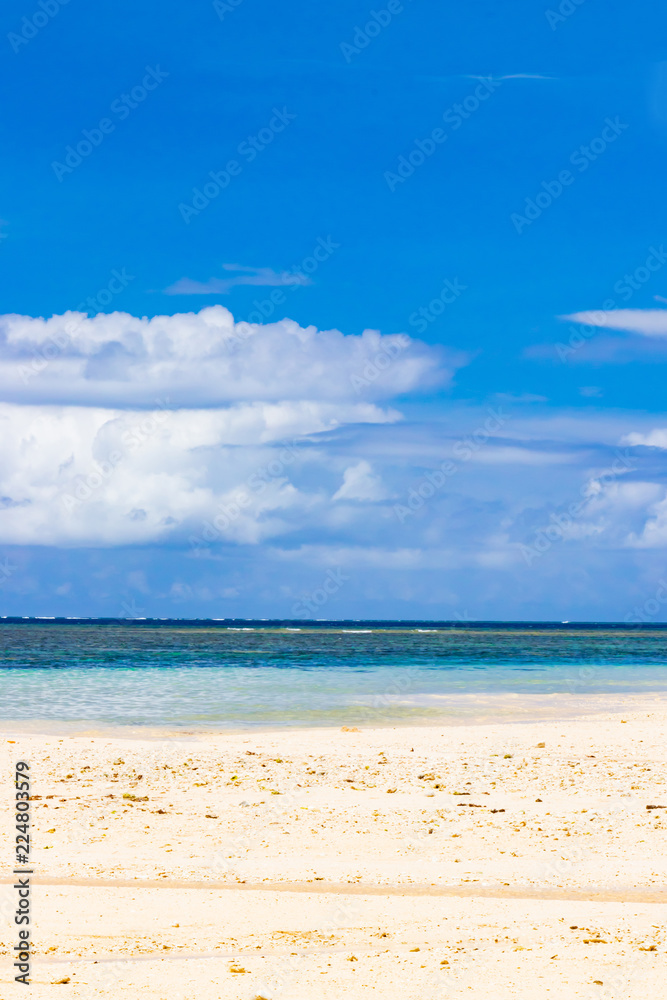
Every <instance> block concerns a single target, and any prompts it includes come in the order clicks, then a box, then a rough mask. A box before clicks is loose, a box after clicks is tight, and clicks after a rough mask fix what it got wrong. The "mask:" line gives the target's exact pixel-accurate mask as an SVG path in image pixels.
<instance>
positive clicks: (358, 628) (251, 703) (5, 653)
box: [0, 620, 667, 729]
mask: <svg viewBox="0 0 667 1000" xmlns="http://www.w3.org/2000/svg"><path fill="white" fill-rule="evenodd" d="M664 691H667V631H666V630H665V629H664V628H661V627H642V628H636V627H633V628H628V627H627V626H626V627H621V626H610V625H590V626H581V625H577V626H569V625H548V624H546V625H521V624H498V623H475V624H470V625H465V626H461V625H459V624H455V623H429V622H420V623H400V622H395V623H389V622H385V623H370V622H357V623H353V622H344V623H331V622H327V623H320V624H318V625H314V624H312V623H311V624H308V625H307V624H303V625H301V626H297V625H295V624H294V623H263V622H254V623H250V622H247V623H246V622H235V623H233V624H231V625H230V624H229V623H212V622H211V623H193V622H188V623H184V622H177V621H168V622H155V621H143V622H128V623H118V622H92V621H85V620H84V621H77V622H63V621H58V622H56V621H50V622H44V621H40V622H36V621H22V622H21V621H10V620H5V621H3V622H2V623H1V624H0V706H1V707H0V717H2V718H4V719H12V720H50V721H54V722H55V721H58V722H70V723H74V722H86V723H94V724H98V725H121V726H161V727H164V726H168V727H170V728H181V727H183V728H191V729H193V728H206V727H215V728H224V727H234V728H237V727H246V726H259V725H262V726H266V725H270V726H280V725H285V726H298V725H333V724H339V723H344V724H348V725H354V724H359V725H363V724H364V723H366V724H382V723H385V724H392V723H400V722H408V721H417V720H418V721H426V720H428V719H429V718H432V719H436V718H442V717H443V716H447V715H461V714H462V713H463V714H465V713H468V714H469V713H470V712H471V711H479V710H481V709H480V706H481V707H482V708H483V707H484V706H487V705H488V704H489V703H490V700H492V699H493V697H494V696H497V695H505V696H506V698H507V696H511V695H522V694H538V695H543V696H545V698H547V699H549V698H550V699H551V703H552V704H553V703H555V704H558V703H560V701H562V702H563V704H565V703H566V702H567V700H568V699H570V700H571V697H572V696H585V695H589V694H605V695H609V694H612V695H622V694H628V693H639V694H646V693H650V692H664ZM554 698H555V702H554Z"/></svg>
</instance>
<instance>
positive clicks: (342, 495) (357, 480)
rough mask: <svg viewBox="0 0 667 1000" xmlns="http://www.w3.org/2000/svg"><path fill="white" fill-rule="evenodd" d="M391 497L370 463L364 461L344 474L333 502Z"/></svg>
mask: <svg viewBox="0 0 667 1000" xmlns="http://www.w3.org/2000/svg"><path fill="white" fill-rule="evenodd" d="M389 496H390V494H389V492H388V490H387V489H386V487H385V486H384V484H383V482H382V479H381V478H380V476H377V475H376V474H375V473H374V472H373V468H372V466H371V464H370V462H367V461H365V460H363V459H362V461H361V462H357V464H356V465H350V466H349V468H347V469H346V470H345V472H344V473H343V484H342V486H341V487H340V489H339V490H337V491H336V492H335V493H334V495H333V497H332V500H370V501H373V500H386V499H387V498H388V497H389Z"/></svg>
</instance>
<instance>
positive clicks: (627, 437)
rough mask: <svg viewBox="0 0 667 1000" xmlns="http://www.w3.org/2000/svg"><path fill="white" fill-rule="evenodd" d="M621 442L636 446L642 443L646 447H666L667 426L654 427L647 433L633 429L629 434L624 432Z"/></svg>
mask: <svg viewBox="0 0 667 1000" xmlns="http://www.w3.org/2000/svg"><path fill="white" fill-rule="evenodd" d="M621 444H626V445H630V446H631V447H636V446H637V445H644V446H645V447H647V448H667V427H655V428H654V429H653V430H651V431H649V432H648V433H647V434H642V433H640V432H639V431H633V432H632V433H631V434H624V435H623V437H622V438H621Z"/></svg>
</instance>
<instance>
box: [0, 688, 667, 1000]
mask: <svg viewBox="0 0 667 1000" xmlns="http://www.w3.org/2000/svg"><path fill="white" fill-rule="evenodd" d="M626 705H627V710H625V709H624V710H622V711H619V710H618V708H619V706H618V705H617V704H615V705H614V706H610V705H605V704H603V703H602V702H601V701H600V700H599V699H598V700H596V699H595V698H593V697H591V699H590V704H589V709H590V710H589V712H588V714H586V712H585V711H583V710H582V709H581V708H580V711H579V714H577V715H576V716H575V715H573V714H572V713H568V711H567V699H564V700H563V708H562V711H561V715H562V717H561V718H554V717H553V712H551V713H550V714H545V715H544V716H543V717H541V718H536V719H535V720H534V721H525V719H524V721H516V720H512V721H505V720H502V721H499V720H495V721H494V720H490V721H489V720H487V721H485V722H477V723H474V724H468V723H465V724H457V725H452V724H450V721H451V720H445V719H443V721H442V722H441V723H440V724H433V720H428V724H427V725H426V724H425V725H411V726H395V727H386V726H385V727H383V726H382V725H380V724H378V725H377V726H373V727H370V726H357V725H355V724H352V723H351V724H350V725H349V726H337V727H335V728H334V727H320V728H310V729H308V728H301V729H297V728H292V729H285V730H276V729H273V730H267V729H264V728H261V729H252V730H249V729H246V730H244V731H237V732H220V731H210V730H208V731H196V730H192V731H183V730H166V729H165V730H162V731H158V730H146V731H142V730H141V729H139V730H138V731H137V732H135V733H134V734H132V735H131V738H130V736H129V734H128V733H127V731H126V730H123V731H122V732H121V731H120V730H119V731H113V730H106V731H99V730H94V729H93V728H92V727H91V729H90V731H85V730H84V729H80V730H79V731H78V732H72V731H68V732H65V731H64V730H63V731H62V732H58V731H57V728H54V727H53V726H52V727H50V728H49V727H46V726H43V727H42V729H43V732H41V733H40V732H39V724H38V723H36V724H35V727H36V731H35V727H33V729H31V728H30V727H29V726H26V725H25V723H23V722H21V723H18V722H17V723H16V724H12V723H11V722H7V721H3V723H2V748H3V752H4V758H5V760H4V765H5V766H4V769H3V773H4V774H5V775H6V780H5V795H4V796H3V802H2V816H3V829H4V830H5V831H6V832H7V834H8V836H9V837H10V838H11V839H10V840H9V841H8V842H9V843H12V842H13V830H12V825H13V817H12V814H11V812H10V806H11V802H12V798H13V791H14V790H13V786H12V780H11V776H12V773H13V765H14V763H15V762H16V761H17V760H25V761H27V762H29V763H30V769H31V795H32V796H33V798H32V800H31V816H32V828H31V837H32V843H33V853H32V857H31V864H32V867H33V870H34V875H33V876H32V911H33V914H34V917H33V920H34V923H33V929H32V934H33V937H34V942H35V948H34V960H33V965H32V973H31V979H32V982H31V987H30V988H31V991H32V995H33V996H35V997H42V996H51V995H52V994H53V987H54V986H55V985H59V986H60V987H61V988H62V991H63V993H64V994H65V995H69V996H72V997H125V996H127V997H130V996H132V997H134V996H135V995H137V994H140V995H141V996H142V997H146V998H147V1000H148V998H153V997H154V998H156V1000H157V998H160V1000H162V998H165V997H174V998H183V1000H185V998H195V997H197V998H205V1000H209V998H211V1000H213V998H216V1000H217V998H225V1000H226V998H230V1000H231V998H248V1000H252V998H256V997H266V998H268V1000H271V998H277V997H280V998H284V1000H296V998H300V997H303V996H318V997H323V998H332V1000H333V998H337V997H341V996H350V997H364V996H368V997H371V996H382V997H384V998H394V997H396V998H399V997H400V998H427V997H436V996H447V997H470V996H473V997H475V996H479V997H487V996H489V995H493V996H494V997H499V998H504V997H508V998H509V997H526V998H529V997H530V998H532V997H536V998H537V997H543V996H545V995H547V994H548V995H551V996H560V997H564V996H567V997H592V996H598V997H619V998H620V997H623V998H628V997H631V998H632V997H640V996H641V997H644V996H645V995H646V994H647V993H649V994H650V995H652V996H654V997H664V996H667V987H666V986H665V972H666V968H665V938H666V936H667V934H666V932H665V917H666V916H667V882H666V878H665V858H666V852H665V836H666V830H667V810H663V809H660V808H648V807H649V806H652V807H658V806H667V788H666V787H665V768H664V758H665V754H666V751H665V745H666V744H665V737H666V735H667V703H666V702H665V700H664V699H662V698H660V697H653V698H649V697H646V696H641V697H640V696H637V697H629V698H627V700H626ZM584 708H585V706H584ZM612 708H613V710H612ZM5 870H6V875H4V876H3V885H2V886H1V887H0V899H1V900H2V903H1V911H2V918H3V923H2V928H3V931H2V950H3V962H2V971H1V975H0V983H1V984H2V991H1V993H0V995H1V996H2V997H3V998H4V997H7V998H9V997H14V996H23V995H24V992H23V991H24V989H25V987H24V986H23V985H22V984H15V983H14V982H13V973H12V972H11V964H10V963H11V959H10V958H9V955H10V951H11V949H12V948H13V946H14V944H15V943H16V942H15V940H14V935H15V928H14V927H13V922H11V914H12V912H13V910H14V908H15V902H16V892H15V890H14V889H13V888H12V885H13V883H12V876H11V873H10V871H9V870H8V868H6V869H5ZM58 995H60V994H58Z"/></svg>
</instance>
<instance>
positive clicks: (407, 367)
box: [0, 305, 466, 408]
mask: <svg viewBox="0 0 667 1000" xmlns="http://www.w3.org/2000/svg"><path fill="white" fill-rule="evenodd" d="M465 363H466V358H465V356H464V355H462V354H460V353H454V352H448V351H446V350H438V349H436V348H433V347H430V346H428V345H426V344H424V343H422V342H420V341H416V340H413V339H411V338H410V337H408V336H406V335H405V334H392V335H388V336H382V335H381V334H380V333H378V332H377V331H375V330H365V331H364V332H363V333H362V334H361V335H343V334H342V333H340V332H339V331H338V330H324V331H320V330H317V329H316V328H315V327H313V326H309V327H305V328H304V327H301V326H299V325H298V324H297V323H295V322H293V321H292V320H288V319H284V320H281V321H280V322H277V323H268V324H266V325H261V324H253V323H244V322H241V323H235V322H234V318H233V316H232V314H231V313H230V312H229V310H227V309H225V308H224V307H223V306H220V305H215V306H210V307H208V308H205V309H202V310H201V311H200V312H198V313H179V314H176V315H174V316H154V317H153V318H151V319H149V318H147V317H143V318H138V317H134V316H130V315H128V314H127V313H111V314H104V313H99V314H98V315H97V316H94V317H92V318H89V317H87V316H86V315H84V314H81V313H74V312H69V313H65V314H64V315H63V316H53V317H51V318H50V319H46V320H45V319H42V318H32V317H28V316H19V315H8V316H3V317H1V318H0V396H1V397H2V398H4V399H6V400H10V401H17V402H41V403H67V404H77V405H85V406H106V407H133V406H134V407H153V406H155V405H156V404H157V403H158V402H159V401H162V402H164V401H168V405H169V406H170V407H172V408H177V407H197V408H199V407H202V406H220V405H224V404H225V403H228V402H233V401H236V400H288V399H289V400H293V399H301V400H306V399H316V400H330V401H333V400H338V401H346V400H347V401H349V400H360V399H383V398H391V397H392V396H396V395H400V394H403V393H409V392H413V391H415V390H419V389H426V388H428V387H432V386H436V385H443V384H447V383H448V382H449V381H451V378H452V375H453V373H454V371H455V370H456V368H458V367H460V366H461V365H463V364H465Z"/></svg>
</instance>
